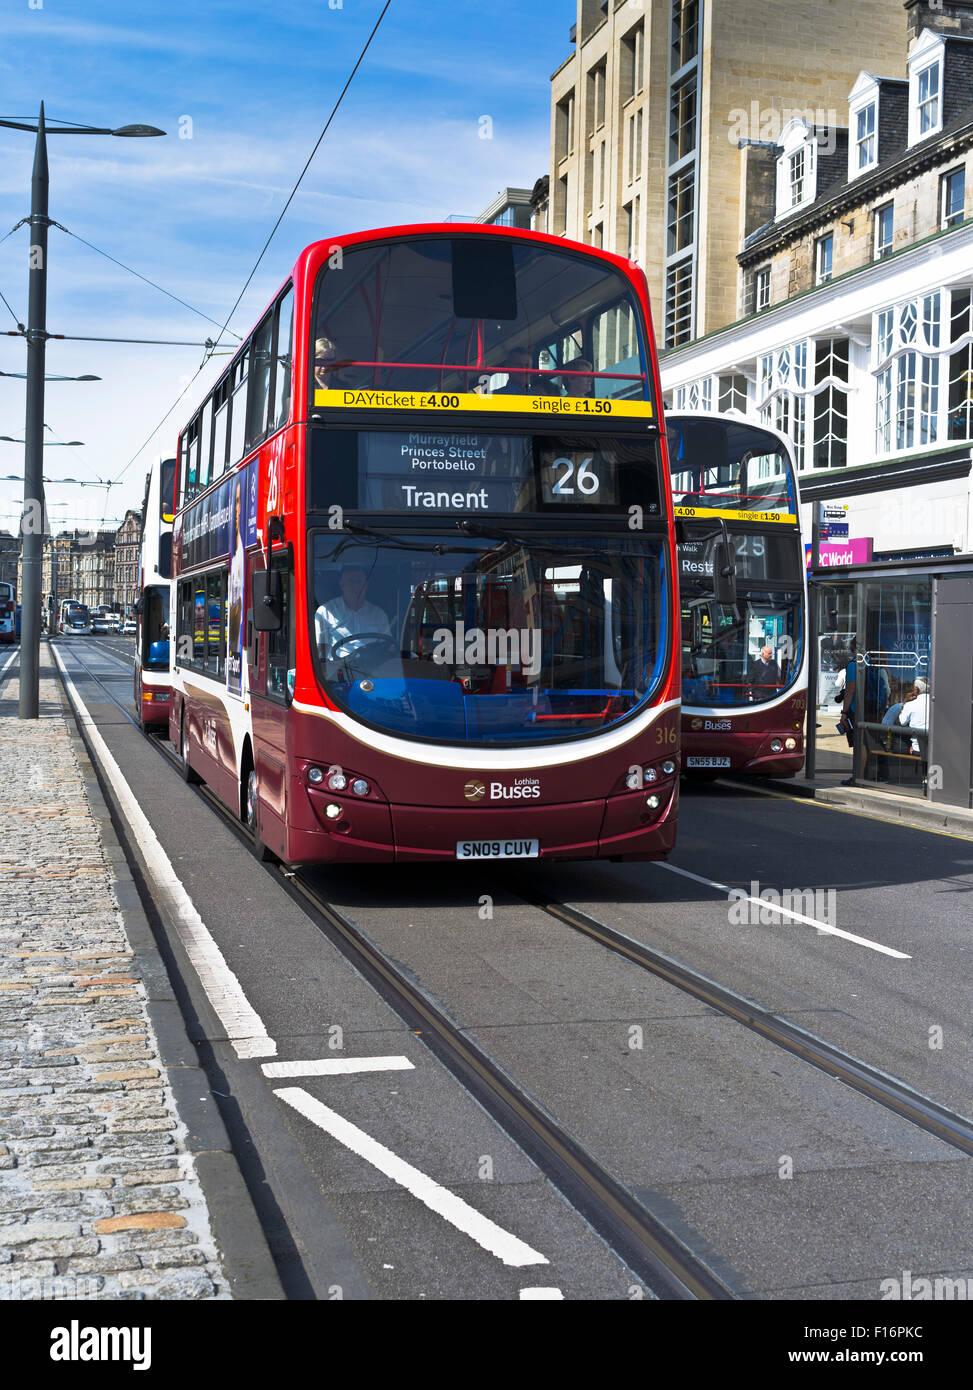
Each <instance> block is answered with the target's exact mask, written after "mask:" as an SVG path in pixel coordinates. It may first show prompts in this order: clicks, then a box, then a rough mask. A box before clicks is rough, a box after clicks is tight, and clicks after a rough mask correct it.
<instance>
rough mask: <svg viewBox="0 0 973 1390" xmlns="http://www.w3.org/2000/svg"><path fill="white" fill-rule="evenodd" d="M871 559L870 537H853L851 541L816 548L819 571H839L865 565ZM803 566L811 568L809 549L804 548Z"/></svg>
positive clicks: (807, 546) (807, 547)
mask: <svg viewBox="0 0 973 1390" xmlns="http://www.w3.org/2000/svg"><path fill="white" fill-rule="evenodd" d="M871 558H872V537H871V536H855V537H854V538H853V539H852V540H848V541H843V542H839V543H836V544H833V545H822V546H819V547H818V568H819V569H841V568H842V567H843V566H845V565H866V564H868V562H869V560H871ZM804 564H805V566H806V567H807V568H808V569H810V568H811V547H810V546H809V545H806V546H805V547H804Z"/></svg>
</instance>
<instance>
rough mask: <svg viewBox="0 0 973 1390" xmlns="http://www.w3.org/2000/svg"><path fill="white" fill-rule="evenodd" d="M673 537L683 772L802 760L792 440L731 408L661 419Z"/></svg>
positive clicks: (766, 770) (803, 643)
mask: <svg viewBox="0 0 973 1390" xmlns="http://www.w3.org/2000/svg"><path fill="white" fill-rule="evenodd" d="M666 429H667V432H668V437H669V467H670V470H671V477H672V501H673V510H674V513H675V516H676V526H677V528H678V537H679V587H680V597H681V608H682V701H683V703H682V750H683V766H684V768H685V771H686V775H687V776H689V777H692V776H693V775H694V774H695V775H697V776H699V777H712V776H715V775H716V774H717V773H719V772H720V771H724V772H735V773H748V774H749V773H759V774H763V775H767V776H775V777H781V776H785V777H786V776H793V775H794V774H795V773H797V772H799V771H800V770H801V768H802V767H803V765H804V722H805V717H806V714H807V680H808V654H807V635H806V612H807V576H806V572H805V568H804V548H803V546H802V544H801V527H800V507H799V504H798V491H797V474H796V470H795V467H794V459H793V455H792V452H791V445H790V442H789V441H788V439H787V438H786V436H785V435H782V434H778V433H777V431H776V430H770V429H766V428H764V427H763V426H758V425H754V424H751V423H750V421H748V420H745V419H743V418H742V417H740V416H735V415H717V414H687V413H683V412H679V411H670V412H668V413H667V415H666Z"/></svg>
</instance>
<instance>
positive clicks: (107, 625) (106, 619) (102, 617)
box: [91, 613, 118, 632]
mask: <svg viewBox="0 0 973 1390" xmlns="http://www.w3.org/2000/svg"><path fill="white" fill-rule="evenodd" d="M117 630H118V623H117V621H116V619H115V614H114V613H93V614H92V615H91V631H92V632H116V631H117Z"/></svg>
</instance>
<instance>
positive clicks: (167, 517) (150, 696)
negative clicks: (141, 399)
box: [133, 458, 176, 734]
mask: <svg viewBox="0 0 973 1390" xmlns="http://www.w3.org/2000/svg"><path fill="white" fill-rule="evenodd" d="M175 483H176V460H175V459H174V458H171V459H157V460H156V462H155V463H154V464H153V465H152V467H151V469H150V470H149V472H148V474H147V475H146V479H145V496H144V498H143V500H142V544H141V547H140V549H139V573H138V598H137V599H136V603H135V615H136V631H135V671H134V676H133V686H134V690H133V694H134V699H135V711H136V714H137V716H138V719H139V723H140V724H141V725H142V728H143V729H147V730H148V729H151V730H153V731H154V732H156V733H166V734H168V731H169V700H170V681H169V651H170V643H169V622H170V612H169V609H170V603H171V589H172V523H173V517H174V512H173V506H174V491H175Z"/></svg>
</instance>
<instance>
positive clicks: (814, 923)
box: [657, 862, 912, 960]
mask: <svg viewBox="0 0 973 1390" xmlns="http://www.w3.org/2000/svg"><path fill="white" fill-rule="evenodd" d="M657 868H660V869H668V870H669V872H670V873H671V874H681V875H682V877H683V878H691V879H692V880H693V882H694V883H704V884H705V885H706V887H707V888H718V889H719V891H720V892H721V893H726V895H727V897H729V895H730V894H731V893H734V894H736V895H737V901H739V902H748V903H756V904H757V906H758V907H760V908H764V909H767V910H768V911H770V912H778V913H780V915H781V916H782V917H791V918H793V920H794V921H795V922H804V923H806V925H807V926H809V927H816V928H817V930H818V931H820V932H825V933H826V934H827V935H828V936H840V937H841V939H842V940H843V941H851V942H852V943H853V944H854V945H855V946H866V947H867V948H868V950H870V951H880V952H881V954H882V955H883V956H894V958H895V959H896V960H911V959H912V957H911V956H907V955H906V953H905V952H904V951H896V950H894V949H893V948H892V947H891V946H883V945H882V943H881V942H880V941H870V940H869V939H868V937H866V936H855V935H854V933H853V932H850V931H842V930H841V928H840V927H832V926H829V925H828V923H827V922H819V921H818V919H817V918H816V917H805V916H804V915H803V914H802V913H800V912H793V911H792V910H791V909H790V908H789V907H780V906H778V904H777V903H768V902H765V901H763V900H761V899H760V898H754V897H752V896H751V895H750V894H749V893H744V891H743V889H742V888H728V887H727V885H726V884H725V883H717V882H716V880H715V879H714V878H703V876H702V875H701V874H691V873H690V872H689V870H688V869H678V868H677V867H676V865H675V864H663V863H661V862H657Z"/></svg>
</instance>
